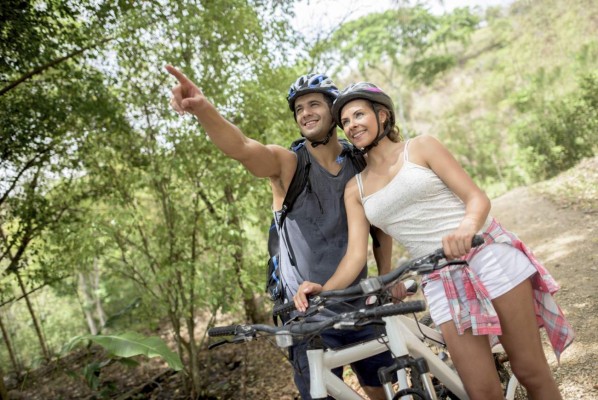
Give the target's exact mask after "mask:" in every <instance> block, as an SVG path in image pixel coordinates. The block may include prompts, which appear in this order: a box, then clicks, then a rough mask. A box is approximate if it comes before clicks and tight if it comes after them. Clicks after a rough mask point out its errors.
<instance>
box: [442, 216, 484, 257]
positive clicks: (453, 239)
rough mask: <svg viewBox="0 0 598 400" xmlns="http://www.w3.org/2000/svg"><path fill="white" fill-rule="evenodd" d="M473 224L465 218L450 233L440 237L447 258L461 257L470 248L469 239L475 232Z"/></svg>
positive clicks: (470, 239)
mask: <svg viewBox="0 0 598 400" xmlns="http://www.w3.org/2000/svg"><path fill="white" fill-rule="evenodd" d="M475 228H476V226H475V224H468V223H467V222H466V221H465V220H464V221H462V222H461V225H460V226H459V227H458V228H457V229H456V230H455V231H454V232H452V233H450V234H448V235H446V236H445V237H443V238H442V248H443V250H444V255H445V256H446V258H447V260H453V259H457V258H460V257H463V256H464V255H466V254H467V253H469V250H471V241H472V239H473V236H474V235H475V234H476V233H477V230H476V229H475Z"/></svg>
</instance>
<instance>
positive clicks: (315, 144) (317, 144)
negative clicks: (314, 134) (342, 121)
mask: <svg viewBox="0 0 598 400" xmlns="http://www.w3.org/2000/svg"><path fill="white" fill-rule="evenodd" d="M335 129H336V125H335V124H333V125H332V128H330V130H329V131H328V134H327V135H326V137H325V138H324V140H318V141H316V142H310V143H311V147H318V146H319V145H321V144H322V145H324V146H326V145H327V144H328V142H329V141H330V138H331V137H332V133H333V132H334V130H335Z"/></svg>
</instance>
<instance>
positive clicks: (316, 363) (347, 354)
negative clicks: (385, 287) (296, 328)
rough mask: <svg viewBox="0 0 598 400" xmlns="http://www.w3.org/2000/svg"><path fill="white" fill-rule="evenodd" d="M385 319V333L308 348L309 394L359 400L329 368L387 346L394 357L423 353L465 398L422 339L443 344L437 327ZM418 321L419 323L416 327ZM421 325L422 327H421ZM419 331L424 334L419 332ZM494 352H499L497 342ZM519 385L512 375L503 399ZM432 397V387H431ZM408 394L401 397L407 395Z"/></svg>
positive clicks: (402, 379)
mask: <svg viewBox="0 0 598 400" xmlns="http://www.w3.org/2000/svg"><path fill="white" fill-rule="evenodd" d="M382 319H383V320H384V322H385V323H386V332H387V334H386V336H382V337H381V338H377V339H373V340H370V341H367V342H362V343H358V344H356V345H352V346H349V347H343V348H341V349H338V350H334V349H326V350H324V349H313V350H308V351H307V358H308V361H309V370H310V374H309V375H310V394H311V396H312V397H313V398H314V399H318V398H325V397H326V396H327V395H330V396H332V397H334V398H335V399H338V400H362V399H363V397H361V396H360V395H359V394H358V393H357V392H355V391H354V390H353V389H352V388H351V387H349V386H348V385H347V384H346V383H345V382H344V381H343V380H342V379H340V378H339V377H337V376H336V375H334V374H333V373H332V369H334V368H337V367H342V366H343V365H348V364H350V363H352V362H355V361H358V360H361V359H364V358H367V357H371V356H373V355H376V354H379V353H382V352H384V351H386V350H388V349H389V348H390V350H391V351H392V353H393V355H394V356H395V357H401V356H407V355H411V356H412V357H414V358H419V357H423V358H424V359H425V360H426V361H427V363H428V367H429V369H430V373H431V374H432V375H433V376H434V377H436V378H437V379H438V380H439V381H440V382H442V384H444V386H446V387H447V388H448V389H449V390H450V391H451V392H452V393H453V394H455V395H456V396H457V397H459V399H461V400H468V399H469V396H467V393H466V392H465V388H464V387H463V383H462V382H461V379H460V378H459V375H458V374H457V372H456V371H455V370H454V369H453V368H451V367H450V366H449V365H447V364H446V363H445V362H444V361H443V360H441V359H440V357H438V355H436V354H435V353H434V352H433V351H432V350H431V349H430V348H429V347H428V346H427V345H426V344H425V343H424V342H423V340H424V339H425V337H424V335H425V336H427V337H428V338H431V339H433V340H434V341H436V342H439V343H442V344H444V339H443V338H442V335H441V334H440V333H438V332H437V331H436V330H434V329H432V328H430V327H428V326H425V325H423V324H418V323H417V322H416V321H415V320H413V319H412V318H410V317H406V316H404V315H397V316H391V317H384V318H382ZM418 325H419V327H418ZM420 329H421V331H420ZM422 332H423V333H424V335H422ZM493 351H494V352H501V351H502V348H501V347H500V346H497V348H495V349H493ZM397 378H398V385H399V390H401V389H406V388H408V387H409V385H408V382H407V376H406V372H405V370H404V369H402V370H399V371H398V372H397ZM423 384H424V386H426V387H427V386H428V385H431V381H430V379H429V375H428V379H424V380H423ZM517 385H518V382H517V378H515V375H511V378H510V380H509V383H508V387H507V390H506V394H505V395H506V399H507V400H513V399H514V397H515V389H516V387H517ZM385 392H386V397H387V398H388V399H389V400H391V399H392V398H393V393H392V391H391V389H390V388H389V387H385ZM430 392H431V393H432V394H433V396H434V397H433V398H435V393H434V389H433V388H432V390H430ZM410 398H411V396H409V395H407V396H404V397H401V399H410Z"/></svg>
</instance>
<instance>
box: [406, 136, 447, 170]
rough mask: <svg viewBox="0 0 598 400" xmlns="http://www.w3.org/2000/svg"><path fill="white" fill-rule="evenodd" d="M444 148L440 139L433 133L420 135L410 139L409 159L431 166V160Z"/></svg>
mask: <svg viewBox="0 0 598 400" xmlns="http://www.w3.org/2000/svg"><path fill="white" fill-rule="evenodd" d="M442 149H444V146H443V145H442V143H440V141H439V140H438V139H437V138H435V137H434V136H432V135H420V136H416V137H414V138H412V139H409V143H408V148H407V151H408V152H409V161H411V162H414V163H416V164H420V165H422V166H429V161H430V160H431V159H433V158H434V157H436V156H437V154H438V152H439V151H441V150H442Z"/></svg>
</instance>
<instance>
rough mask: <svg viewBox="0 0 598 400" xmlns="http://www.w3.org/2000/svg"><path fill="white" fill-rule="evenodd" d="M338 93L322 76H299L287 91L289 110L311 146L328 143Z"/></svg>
mask: <svg viewBox="0 0 598 400" xmlns="http://www.w3.org/2000/svg"><path fill="white" fill-rule="evenodd" d="M338 93H339V91H338V88H337V87H336V85H335V84H334V82H332V80H331V79H330V78H328V77H327V76H326V75H323V74H308V75H303V76H300V77H299V78H298V79H297V80H296V81H295V83H293V84H292V85H291V87H290V88H289V94H288V95H287V101H288V103H289V108H290V109H291V111H293V115H294V117H295V122H297V125H298V126H299V129H300V131H301V135H302V136H305V137H306V138H307V140H309V141H310V142H311V145H312V146H313V147H316V146H318V145H320V144H324V145H325V144H326V143H328V141H329V140H330V137H331V136H332V135H333V133H334V132H335V131H336V126H335V125H334V121H333V119H332V114H331V109H332V103H333V102H334V100H335V99H336V97H337V96H338Z"/></svg>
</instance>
